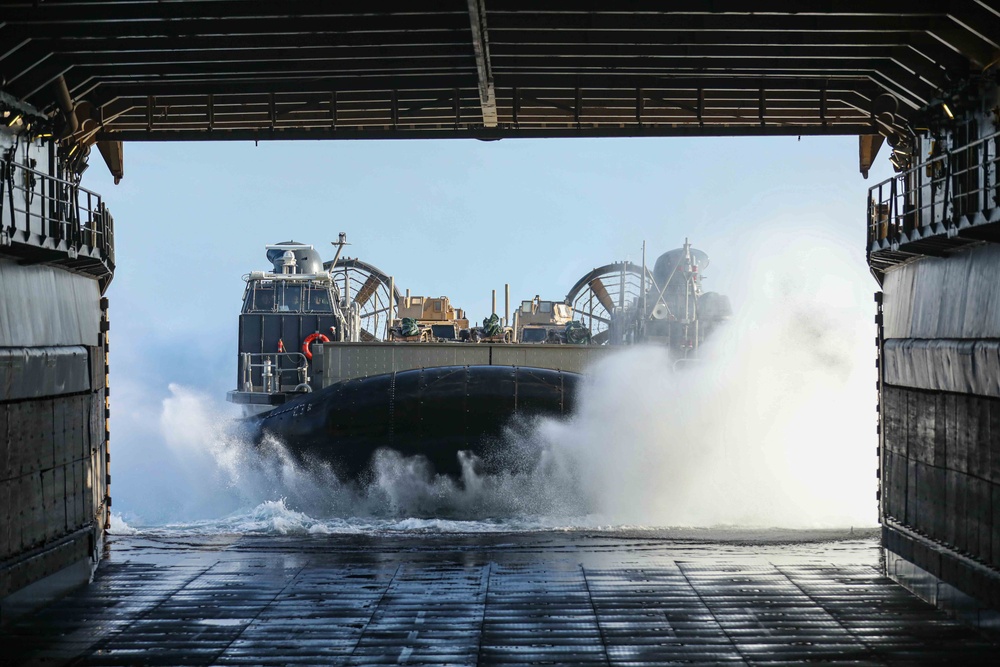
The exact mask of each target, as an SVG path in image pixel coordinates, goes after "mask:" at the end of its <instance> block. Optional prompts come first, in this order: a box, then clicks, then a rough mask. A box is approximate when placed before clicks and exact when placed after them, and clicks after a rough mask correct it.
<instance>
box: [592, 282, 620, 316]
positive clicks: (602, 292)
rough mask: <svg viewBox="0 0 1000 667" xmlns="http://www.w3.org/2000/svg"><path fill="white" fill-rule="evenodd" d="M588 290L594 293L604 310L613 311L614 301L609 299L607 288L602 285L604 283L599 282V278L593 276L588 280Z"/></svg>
mask: <svg viewBox="0 0 1000 667" xmlns="http://www.w3.org/2000/svg"><path fill="white" fill-rule="evenodd" d="M590 291H591V292H593V293H594V296H596V297H597V300H598V301H600V302H601V305H602V306H604V310H606V311H608V312H609V313H612V312H614V310H615V302H614V301H613V300H612V299H611V295H610V294H608V290H607V288H605V287H604V283H602V282H601V279H600V278H594V279H593V280H591V281H590Z"/></svg>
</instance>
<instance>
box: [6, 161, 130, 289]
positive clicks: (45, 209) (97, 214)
mask: <svg viewBox="0 0 1000 667" xmlns="http://www.w3.org/2000/svg"><path fill="white" fill-rule="evenodd" d="M3 246H7V247H10V248H11V249H13V250H16V251H19V252H18V254H24V255H27V256H28V258H29V259H32V260H37V261H51V262H53V263H61V264H65V265H67V266H68V267H70V268H74V269H78V270H82V271H85V272H88V273H92V274H95V275H98V276H102V277H106V278H108V279H110V276H111V275H112V274H113V272H114V266H115V239H114V220H113V218H112V217H111V213H110V212H109V211H108V209H107V207H106V206H105V205H104V202H103V201H102V200H101V196H100V195H99V194H97V193H96V192H91V191H90V190H87V189H86V188H82V187H80V186H79V185H78V184H77V183H74V182H72V181H68V180H65V179H61V178H56V177H54V176H51V175H49V174H46V173H44V172H41V171H38V170H37V169H32V168H31V167H28V166H25V165H23V164H18V163H16V162H13V161H11V160H9V159H7V158H5V157H0V247H3Z"/></svg>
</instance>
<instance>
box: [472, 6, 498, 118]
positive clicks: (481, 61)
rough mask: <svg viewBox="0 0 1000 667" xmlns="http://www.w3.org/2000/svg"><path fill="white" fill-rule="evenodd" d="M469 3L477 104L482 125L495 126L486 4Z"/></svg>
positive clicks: (495, 100) (495, 111)
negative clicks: (477, 84)
mask: <svg viewBox="0 0 1000 667" xmlns="http://www.w3.org/2000/svg"><path fill="white" fill-rule="evenodd" d="M468 1H469V21H470V23H471V24H472V48H473V50H474V51H475V54H476V74H477V76H478V78H479V102H480V104H481V105H482V108H483V125H485V126H486V127H496V126H497V94H496V90H495V89H494V88H493V70H492V69H491V68H490V43H489V38H488V36H487V33H486V3H485V1H484V0H468Z"/></svg>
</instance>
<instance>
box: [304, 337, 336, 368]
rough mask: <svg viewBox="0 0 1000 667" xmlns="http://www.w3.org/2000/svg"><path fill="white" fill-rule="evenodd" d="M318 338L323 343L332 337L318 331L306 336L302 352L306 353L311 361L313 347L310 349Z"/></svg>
mask: <svg viewBox="0 0 1000 667" xmlns="http://www.w3.org/2000/svg"><path fill="white" fill-rule="evenodd" d="M316 340H318V341H319V342H321V343H329V342H330V339H329V338H327V337H326V334H321V333H320V332H318V331H317V332H316V333H311V334H309V335H308V336H306V339H305V340H304V341H302V354H304V355H306V359H308V360H309V361H312V358H313V353H312V349H310V347H309V346H310V345H312V344H313V341H316Z"/></svg>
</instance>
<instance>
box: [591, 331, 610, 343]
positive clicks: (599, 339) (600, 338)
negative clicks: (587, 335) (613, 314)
mask: <svg viewBox="0 0 1000 667" xmlns="http://www.w3.org/2000/svg"><path fill="white" fill-rule="evenodd" d="M610 336H611V330H610V329H605V330H604V331H602V332H601V333H599V334H597V335H596V336H594V337H593V338H591V339H590V342H591V343H593V344H594V345H604V344H605V343H607V342H608V338H610Z"/></svg>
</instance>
